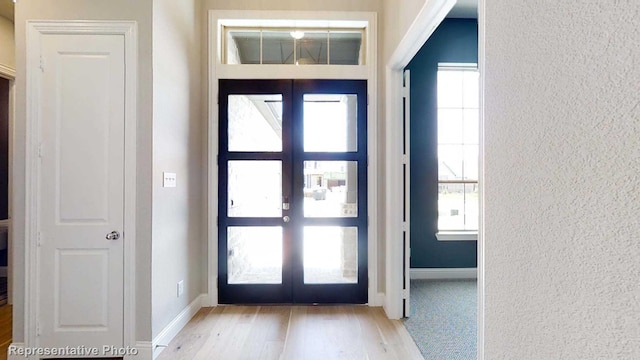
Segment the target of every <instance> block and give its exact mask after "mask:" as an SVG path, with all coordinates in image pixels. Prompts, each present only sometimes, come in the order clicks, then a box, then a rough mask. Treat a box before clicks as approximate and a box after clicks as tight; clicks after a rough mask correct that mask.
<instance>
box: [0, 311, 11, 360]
mask: <svg viewBox="0 0 640 360" xmlns="http://www.w3.org/2000/svg"><path fill="white" fill-rule="evenodd" d="M11 311H12V307H11V305H4V306H0V360H6V359H7V350H9V345H11V331H12V329H11V324H12V322H11V321H12V320H11V318H12V312H11Z"/></svg>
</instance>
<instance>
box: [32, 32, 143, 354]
mask: <svg viewBox="0 0 640 360" xmlns="http://www.w3.org/2000/svg"><path fill="white" fill-rule="evenodd" d="M137 31H138V30H137V23H136V22H135V21H27V34H26V40H27V41H26V44H27V48H26V59H27V60H26V61H27V66H26V99H27V104H26V147H25V167H26V178H25V240H26V241H25V267H24V272H25V274H24V278H25V287H24V289H25V294H24V299H25V300H24V301H25V309H24V310H25V311H24V325H25V326H24V341H25V342H24V344H25V346H27V347H33V346H37V336H36V328H37V327H36V326H37V320H38V318H39V314H38V299H39V294H38V279H37V278H36V276H37V274H38V266H39V264H38V253H37V246H38V235H37V234H38V230H39V227H38V222H39V221H38V220H39V219H38V213H39V203H40V194H39V191H38V182H39V178H40V171H39V167H40V166H39V165H40V164H39V163H40V162H39V157H38V148H39V144H40V140H41V139H40V124H41V119H40V112H39V106H40V90H41V84H40V76H39V75H40V71H39V68H40V66H41V65H40V55H41V47H40V45H41V42H40V40H41V38H42V36H43V35H47V34H68V35H82V34H84V35H121V36H123V37H124V46H125V71H126V75H125V93H126V96H125V139H124V144H125V145H124V146H125V151H124V153H125V155H124V157H125V158H124V171H125V180H124V197H125V199H124V229H123V234H126V241H125V243H124V283H123V285H124V299H123V300H124V329H123V335H124V343H123V345H124V346H125V347H126V346H130V347H134V346H135V345H136V322H135V320H136V278H135V274H136V271H135V269H136V255H135V249H136V171H137V170H136V156H137V144H136V128H137V99H136V96H137V79H138V63H137V61H138V60H137V58H138V56H137V52H138V45H137Z"/></svg>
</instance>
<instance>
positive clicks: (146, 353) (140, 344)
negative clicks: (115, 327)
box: [123, 341, 153, 360]
mask: <svg viewBox="0 0 640 360" xmlns="http://www.w3.org/2000/svg"><path fill="white" fill-rule="evenodd" d="M143 359H144V360H151V359H153V344H152V343H151V341H137V342H136V353H135V355H134V354H131V355H125V356H124V358H123V360H143Z"/></svg>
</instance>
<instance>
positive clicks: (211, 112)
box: [204, 0, 453, 306]
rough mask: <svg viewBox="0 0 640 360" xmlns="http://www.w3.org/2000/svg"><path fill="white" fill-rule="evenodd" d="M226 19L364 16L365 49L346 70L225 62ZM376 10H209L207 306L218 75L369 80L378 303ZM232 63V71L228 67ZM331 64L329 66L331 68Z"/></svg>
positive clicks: (214, 272)
mask: <svg viewBox="0 0 640 360" xmlns="http://www.w3.org/2000/svg"><path fill="white" fill-rule="evenodd" d="M449 1H453V0H449ZM225 19H234V21H236V22H238V21H242V20H243V19H245V20H257V19H287V20H296V21H306V20H311V21H314V20H340V21H354V22H362V21H366V22H367V23H368V25H367V33H366V36H365V39H366V42H367V43H366V46H365V49H366V51H367V55H366V59H367V62H366V64H365V65H360V66H357V68H358V71H352V72H346V71H344V69H341V68H340V67H339V66H330V67H328V68H327V69H326V71H324V70H317V69H314V68H315V67H313V66H290V65H279V66H276V65H273V67H271V68H270V70H269V71H265V69H263V68H261V67H260V66H252V65H246V67H245V66H242V65H224V64H221V63H220V57H219V51H218V46H219V41H220V38H221V35H220V33H219V29H220V27H221V26H222V24H223V23H224V21H225ZM377 21H378V18H377V14H376V13H375V12H356V11H354V12H349V11H340V12H336V11H322V12H305V11H235V10H209V13H208V24H207V36H206V42H207V43H208V44H209V47H208V57H207V73H208V75H207V76H208V77H207V78H208V84H207V89H208V102H207V104H208V108H207V113H206V115H207V119H208V121H207V126H208V132H207V134H206V136H207V144H208V148H207V157H206V159H205V160H204V161H205V164H204V165H206V167H207V169H208V172H207V179H206V181H205V184H207V187H208V191H207V192H208V199H207V214H208V216H207V219H208V221H207V244H208V245H207V246H208V252H207V290H208V294H207V295H208V301H207V303H206V304H205V305H206V306H216V305H218V286H217V279H218V251H217V249H218V236H217V234H218V227H217V224H216V218H217V216H218V192H217V189H218V165H217V162H216V159H217V155H218V136H219V134H218V106H217V101H218V80H219V79H221V78H225V79H239V78H244V79H281V78H283V77H282V74H286V77H284V78H285V79H320V78H325V79H327V78H330V79H336V80H345V79H351V80H357V79H366V80H367V93H368V111H367V116H368V118H367V135H368V136H367V137H368V139H367V152H368V164H369V167H368V170H367V182H368V192H369V193H368V194H367V199H368V209H367V212H368V215H369V222H368V227H367V232H368V236H369V239H368V246H367V247H368V249H367V255H368V272H369V274H368V277H369V290H368V301H369V306H382V305H383V303H381V302H380V301H379V296H378V269H379V266H378V245H379V243H380V239H379V232H378V216H379V214H378V208H379V207H380V206H379V203H378V200H379V199H378V160H379V159H378V100H377V99H378V91H379V90H378V84H377V74H378V73H377V63H378V62H377V61H378V59H377V55H378V41H377V32H378V30H377V29H378V25H377ZM231 67H233V68H234V69H233V70H230V68H231ZM329 68H330V69H329Z"/></svg>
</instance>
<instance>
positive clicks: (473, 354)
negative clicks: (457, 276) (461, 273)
mask: <svg viewBox="0 0 640 360" xmlns="http://www.w3.org/2000/svg"><path fill="white" fill-rule="evenodd" d="M477 304H478V301H477V282H476V280H412V281H411V316H410V317H409V318H407V319H405V320H404V325H405V327H406V328H407V330H408V331H409V334H411V337H412V338H413V340H414V341H415V342H416V344H417V345H418V348H419V349H420V352H421V353H422V355H423V356H424V358H425V360H475V359H476V358H477V343H476V341H477V328H478V325H477V317H476V316H477Z"/></svg>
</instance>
